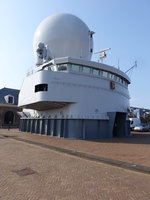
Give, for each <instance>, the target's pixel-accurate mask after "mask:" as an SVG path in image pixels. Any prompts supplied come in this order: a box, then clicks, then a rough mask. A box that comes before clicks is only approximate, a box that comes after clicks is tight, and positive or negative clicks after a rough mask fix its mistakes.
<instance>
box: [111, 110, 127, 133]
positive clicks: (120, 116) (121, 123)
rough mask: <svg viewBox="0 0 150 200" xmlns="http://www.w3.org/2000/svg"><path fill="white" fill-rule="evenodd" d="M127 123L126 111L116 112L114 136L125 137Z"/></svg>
mask: <svg viewBox="0 0 150 200" xmlns="http://www.w3.org/2000/svg"><path fill="white" fill-rule="evenodd" d="M125 124H126V113H120V112H117V113H116V117H115V122H114V127H113V137H124V136H125Z"/></svg>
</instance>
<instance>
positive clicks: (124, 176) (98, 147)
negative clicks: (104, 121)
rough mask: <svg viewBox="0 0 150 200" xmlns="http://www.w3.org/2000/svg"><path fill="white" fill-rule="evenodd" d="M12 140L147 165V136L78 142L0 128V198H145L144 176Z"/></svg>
mask: <svg viewBox="0 0 150 200" xmlns="http://www.w3.org/2000/svg"><path fill="white" fill-rule="evenodd" d="M4 135H5V136H11V137H12V138H11V137H3V136H4ZM14 136H15V137H18V138H23V139H26V140H30V141H37V142H40V143H43V144H44V143H45V144H50V145H54V146H61V147H63V148H68V149H73V150H80V151H82V152H86V153H90V154H93V155H99V156H104V157H108V158H114V159H118V160H123V161H128V162H132V163H138V164H141V165H145V166H148V167H149V166H150V159H149V155H150V147H149V145H148V144H150V143H149V141H150V138H149V137H150V135H149V134H146V135H145V136H143V137H141V135H133V136H132V137H131V138H123V139H111V140H101V141H81V140H67V139H58V138H52V137H45V136H39V135H33V134H27V133H25V134H24V133H19V132H18V131H17V130H10V131H8V130H4V129H1V130H0V200H1V199H2V200H53V199H54V200H76V199H77V200H78V199H81V200H82V199H83V200H84V199H85V200H88V199H89V200H91V199H92V200H99V199H100V200H106V199H107V200H120V199H121V200H126V199H129V200H130V199H131V200H133V199H134V200H136V199H138V200H140V199H141V200H149V199H150V176H149V175H145V174H142V173H137V172H134V171H129V170H125V169H121V168H118V167H114V166H111V165H105V164H102V163H98V162H93V161H89V160H85V159H81V158H78V157H73V156H70V155H66V154H63V153H58V152H55V151H52V150H48V149H46V148H41V147H40V146H38V145H32V144H28V143H25V142H21V141H17V140H15V139H13V137H14Z"/></svg>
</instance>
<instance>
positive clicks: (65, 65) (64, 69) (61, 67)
mask: <svg viewBox="0 0 150 200" xmlns="http://www.w3.org/2000/svg"><path fill="white" fill-rule="evenodd" d="M57 68H58V71H67V64H60V65H58V66H57Z"/></svg>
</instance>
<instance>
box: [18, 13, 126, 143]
mask: <svg viewBox="0 0 150 200" xmlns="http://www.w3.org/2000/svg"><path fill="white" fill-rule="evenodd" d="M93 33H94V32H92V31H90V30H89V29H88V27H87V25H86V24H84V22H82V21H81V20H80V19H79V18H77V17H75V16H73V15H70V14H56V15H53V16H51V17H48V18H46V19H45V20H44V21H43V22H42V23H41V24H40V25H39V27H38V28H37V30H36V33H35V37H34V52H35V54H36V56H37V63H36V65H37V67H36V71H35V72H34V73H31V74H29V75H28V76H27V77H26V78H25V79H24V82H23V85H22V88H21V91H20V94H19V106H20V107H23V108H24V110H23V112H21V113H20V116H21V120H20V128H19V129H20V131H25V132H31V133H38V134H44V135H51V136H59V137H65V138H75V139H99V138H110V137H119V136H128V135H129V134H130V125H129V120H128V116H127V113H128V110H129V92H128V84H130V79H129V77H128V76H127V75H126V74H125V73H124V72H122V71H121V70H119V69H117V68H115V67H112V66H109V65H105V64H103V63H99V62H93V61H91V60H90V59H91V56H92V52H93Z"/></svg>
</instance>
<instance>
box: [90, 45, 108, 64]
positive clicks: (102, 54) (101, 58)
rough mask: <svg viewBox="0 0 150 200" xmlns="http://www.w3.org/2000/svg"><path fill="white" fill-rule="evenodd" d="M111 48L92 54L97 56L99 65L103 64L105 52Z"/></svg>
mask: <svg viewBox="0 0 150 200" xmlns="http://www.w3.org/2000/svg"><path fill="white" fill-rule="evenodd" d="M110 49H111V48H106V49H103V50H101V51H98V52H95V53H94V54H99V58H100V60H101V63H103V61H104V59H105V58H106V56H107V55H106V53H105V52H106V51H109V50H110Z"/></svg>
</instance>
